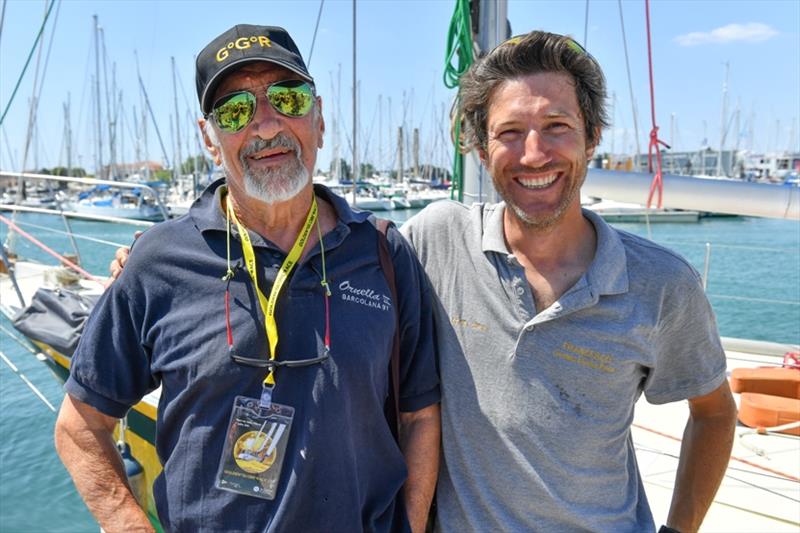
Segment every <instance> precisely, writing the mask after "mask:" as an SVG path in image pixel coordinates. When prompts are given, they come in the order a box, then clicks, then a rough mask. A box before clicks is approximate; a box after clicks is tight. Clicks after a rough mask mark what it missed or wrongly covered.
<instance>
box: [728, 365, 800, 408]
mask: <svg viewBox="0 0 800 533" xmlns="http://www.w3.org/2000/svg"><path fill="white" fill-rule="evenodd" d="M731 390H732V391H733V392H738V393H745V392H754V393H758V394H772V395H774V396H782V397H784V398H792V399H795V400H800V372H797V371H795V370H794V369H792V368H780V367H769V368H734V369H733V371H732V372H731Z"/></svg>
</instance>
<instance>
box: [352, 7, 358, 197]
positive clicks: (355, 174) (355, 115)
mask: <svg viewBox="0 0 800 533" xmlns="http://www.w3.org/2000/svg"><path fill="white" fill-rule="evenodd" d="M356 42H357V41H356V0H353V205H356V182H357V181H358V106H357V105H356V103H357V96H358V94H357V92H358V84H357V82H356V80H357V79H358V78H357V73H356V68H357V65H356Z"/></svg>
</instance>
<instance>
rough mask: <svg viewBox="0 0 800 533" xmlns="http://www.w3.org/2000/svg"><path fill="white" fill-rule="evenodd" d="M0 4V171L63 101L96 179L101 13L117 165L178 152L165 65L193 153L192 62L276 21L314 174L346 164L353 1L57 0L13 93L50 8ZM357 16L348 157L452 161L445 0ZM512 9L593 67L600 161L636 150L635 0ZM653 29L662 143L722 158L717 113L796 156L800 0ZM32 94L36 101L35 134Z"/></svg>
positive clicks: (745, 4)
mask: <svg viewBox="0 0 800 533" xmlns="http://www.w3.org/2000/svg"><path fill="white" fill-rule="evenodd" d="M0 5H1V8H0V9H2V26H1V27H0V113H2V112H3V111H4V110H5V109H6V108H7V106H8V104H9V101H11V104H10V107H8V113H7V115H6V116H5V118H4V119H3V122H2V125H0V169H2V170H12V171H19V170H21V169H22V168H23V166H24V168H25V169H33V168H51V167H54V166H65V165H66V161H67V149H66V142H65V139H66V136H65V130H66V128H65V111H64V108H65V105H66V103H67V102H68V101H69V109H70V125H71V128H70V129H71V132H72V154H73V156H72V157H73V166H83V167H84V168H86V169H87V170H89V171H90V172H92V171H93V169H94V165H95V161H96V152H97V148H96V146H97V142H96V138H97V125H96V122H95V119H94V116H95V111H94V109H95V105H96V104H95V99H94V96H93V91H94V86H93V79H94V76H95V51H94V23H93V19H92V16H93V15H97V16H98V20H99V25H100V27H101V28H102V36H103V42H104V45H105V54H104V57H105V58H106V63H105V64H106V65H107V67H106V70H105V73H104V72H103V66H102V63H101V73H100V78H101V80H103V81H105V80H106V79H108V80H109V81H108V86H109V87H110V86H111V80H112V78H115V80H116V84H115V85H116V88H117V90H116V92H114V93H112V96H111V98H110V99H111V102H112V106H113V102H114V101H115V100H116V101H117V102H120V103H121V105H120V106H118V107H119V109H120V112H119V114H120V116H121V119H118V120H117V123H118V133H117V151H118V152H119V153H120V154H121V155H120V156H118V157H117V160H118V162H131V161H135V160H136V146H137V145H138V147H139V155H140V157H141V158H142V159H150V160H155V161H159V162H162V163H163V162H164V160H165V159H167V160H172V159H173V158H174V156H175V153H176V150H175V138H176V132H175V129H176V128H175V126H174V122H175V121H174V116H175V114H176V113H175V95H174V93H173V82H172V67H171V58H172V57H174V61H175V67H176V70H175V73H176V79H177V103H178V112H177V115H178V116H179V117H180V118H179V120H178V123H177V128H178V129H179V130H180V135H181V139H182V140H181V147H182V148H181V152H182V158H183V159H185V158H186V157H187V152H191V153H192V154H195V153H198V151H199V139H198V138H197V136H196V134H195V131H196V124H195V121H196V118H197V117H198V116H199V106H198V104H197V96H196V90H195V85H194V60H195V55H196V54H197V52H199V51H200V50H201V49H202V48H203V47H204V46H205V45H206V44H207V43H208V42H210V41H211V40H212V39H213V38H215V37H216V36H217V35H219V34H221V33H222V32H224V31H225V30H227V29H228V28H230V27H231V26H233V25H235V24H238V23H251V24H264V25H277V26H283V27H285V28H286V29H287V30H288V31H289V32H290V33H291V35H292V36H293V38H294V40H295V41H296V42H297V44H298V47H299V48H300V50H301V52H302V54H303V55H304V57H305V58H306V61H307V63H308V64H309V70H310V72H311V74H312V75H313V76H314V77H315V81H316V85H317V89H318V93H319V94H320V95H321V96H322V98H323V116H324V118H325V121H326V126H327V127H326V138H325V145H324V147H323V148H322V150H321V151H320V153H319V155H318V159H317V168H319V169H326V170H327V169H328V168H329V164H330V161H331V159H332V158H333V156H334V154H335V153H336V147H337V145H338V154H339V155H340V156H341V157H342V158H344V159H346V160H351V159H352V149H351V146H352V143H351V139H352V129H353V128H352V105H351V104H352V85H353V82H352V80H353V2H351V1H350V0H325V1H324V2H322V3H321V2H320V0H294V1H267V0H262V1H256V0H250V1H233V0H230V1H226V2H221V1H205V0H191V1H190V0H164V1H152V0H139V1H126V0H103V1H88V0H86V1H84V0H61V1H58V2H57V3H56V5H55V7H54V8H53V10H52V12H51V15H50V18H49V19H48V21H47V23H46V25H45V31H44V33H43V39H42V42H43V46H42V48H41V52H39V50H38V49H37V50H36V51H35V52H34V54H33V56H32V58H31V61H30V66H29V67H28V70H27V72H26V73H25V75H24V77H23V78H22V81H21V83H20V85H19V89H18V91H17V93H16V96H15V97H14V99H13V100H11V95H12V91H13V90H14V87H15V85H16V84H17V82H18V79H19V78H20V75H21V73H22V69H23V66H24V64H25V61H26V59H27V57H28V54H29V52H30V51H31V49H32V46H33V44H34V40H35V38H36V34H37V32H38V31H39V28H40V26H41V24H42V20H43V18H44V14H45V10H46V5H47V2H46V0H0ZM320 5H322V10H321V17H320V19H319V27H318V30H317V32H316V38H315V37H314V35H315V27H316V24H317V16H318V13H319V12H320ZM356 8H357V10H356V17H357V19H356V20H357V21H356V39H357V44H356V63H355V65H356V75H357V79H358V95H359V96H358V101H359V104H358V106H357V109H358V111H359V117H360V118H359V125H360V127H359V134H358V147H359V154H360V155H359V158H360V159H361V160H362V161H364V160H365V159H366V160H367V161H370V162H372V163H373V164H374V165H375V166H376V167H378V168H392V167H396V165H397V154H396V147H397V128H398V126H400V125H403V126H404V128H405V131H406V135H408V136H410V135H411V134H410V131H411V130H412V129H414V128H418V129H419V132H420V133H419V135H420V159H421V163H428V162H430V163H433V164H436V165H440V166H448V167H449V165H450V159H451V157H452V146H451V143H450V142H449V122H448V119H447V116H448V113H449V109H450V105H451V102H452V99H453V97H454V95H455V91H454V90H451V89H447V88H446V87H445V86H444V84H443V82H442V76H443V71H444V65H445V55H446V51H445V48H446V43H447V34H448V28H449V25H450V20H451V17H452V15H453V10H454V8H455V1H454V0H425V1H415V0H405V1H389V0H386V1H381V0H358V2H357V4H356ZM507 9H508V19H509V23H510V25H511V30H512V33H513V34H519V33H524V32H527V31H530V30H533V29H542V30H546V31H551V32H556V33H563V34H569V35H571V36H573V37H574V38H575V39H576V40H577V41H579V42H581V43H583V44H585V45H586V48H587V49H588V50H589V52H590V53H591V54H592V55H593V56H594V57H595V58H596V59H597V60H598V61H599V63H600V64H601V66H602V67H603V69H604V72H605V75H606V78H607V83H608V93H609V106H610V108H609V110H610V115H611V116H612V117H613V124H612V126H611V127H610V128H609V129H608V130H607V131H606V132H605V133H604V137H603V141H602V144H601V145H600V147H599V151H600V152H613V153H628V154H631V153H634V152H635V151H636V149H637V143H636V139H637V138H638V145H639V149H640V150H641V151H642V153H646V151H647V145H648V140H649V133H650V130H651V128H652V119H651V104H650V87H649V81H648V60H647V37H646V22H645V4H644V1H643V0H642V1H640V0H635V1H634V0H626V1H622V2H621V3H620V2H619V1H614V0H589V1H588V2H587V1H586V0H509V1H508V6H507ZM587 10H588V18H587ZM620 10H621V12H622V19H623V20H624V35H625V39H623V31H622V24H621V17H620ZM650 22H651V36H652V61H653V71H654V94H655V119H656V123H657V125H658V127H659V137H660V138H661V139H662V140H664V141H665V142H667V143H668V144H670V145H671V146H672V149H673V150H680V151H684V150H698V149H700V148H701V147H703V146H711V147H713V148H718V147H719V146H720V143H721V140H722V134H721V131H722V123H723V118H722V117H723V107H725V108H726V113H725V117H726V118H725V123H726V125H725V130H726V132H727V133H726V134H725V137H726V141H725V145H724V146H725V148H735V147H737V146H738V148H740V149H750V150H752V151H755V152H764V151H776V150H787V149H791V150H800V123H798V121H799V120H800V89H799V88H800V2H798V1H797V0H761V1H758V2H753V1H745V0H732V1H731V0H729V1H723V0H712V1H705V0H694V1H682V0H661V1H659V0H653V1H652V2H651V4H650ZM312 41H313V44H314V46H313V53H312V50H311V47H312ZM625 43H627V50H628V59H629V64H630V72H631V79H630V84H629V81H628V75H627V69H626V60H625ZM102 58H103V54H101V59H102ZM137 58H138V66H139V72H140V73H141V79H142V83H143V84H144V86H145V89H146V91H147V94H148V97H149V101H150V103H151V106H152V108H153V114H154V116H155V123H156V124H157V126H158V129H159V131H160V133H161V136H162V139H163V142H164V145H165V149H164V150H162V149H161V148H160V145H159V142H158V139H157V135H156V132H155V128H154V126H153V120H152V119H151V118H149V117H148V118H147V142H146V144H145V142H144V139H143V135H142V129H143V128H142V126H141V124H142V122H143V119H142V114H143V111H142V110H143V105H142V97H141V92H140V90H139V81H138V78H137ZM112 72H114V76H112ZM726 73H727V74H726ZM726 79H727V84H726ZM629 85H630V88H632V91H633V100H634V102H635V106H633V105H632V104H631V96H630V92H631V90H630V88H629ZM723 86H726V87H727V90H726V91H724V90H723ZM108 92H109V93H110V92H111V91H110V90H109V91H108ZM34 94H36V95H37V98H36V99H35V101H36V102H37V105H36V106H35V108H36V109H35V113H34V114H33V116H34V121H33V122H34V127H33V128H32V129H30V128H29V123H30V117H31V115H32V114H31V106H30V102H31V101H32V99H33V96H34ZM724 95H727V96H726V97H724ZM724 102H727V104H726V105H725V104H724ZM106 104H107V98H106V91H105V89H103V94H102V95H101V115H102V116H103V117H104V120H103V121H102V124H101V128H102V129H103V131H104V133H103V145H104V161H107V160H108V158H109V155H108V144H109V143H108V138H107V137H108V132H107V129H108V120H107V118H106V117H107V116H108V113H107V105H106ZM634 107H635V109H636V115H637V117H638V119H637V121H636V123H637V124H638V136H636V135H635V134H634V131H635V128H634V118H633V117H634V111H633V109H634ZM737 109H738V110H739V113H738V114H737V113H736V110H737ZM737 116H738V120H737ZM337 124H338V127H337ZM737 125H738V127H737ZM29 131H32V132H33V134H32V135H30V142H28V137H29V134H28V132H29ZM337 131H338V135H337V133H336V132H337ZM137 139H138V140H137ZM337 139H338V142H337ZM26 143H27V146H28V148H27V150H26ZM164 154H166V158H165V156H164Z"/></svg>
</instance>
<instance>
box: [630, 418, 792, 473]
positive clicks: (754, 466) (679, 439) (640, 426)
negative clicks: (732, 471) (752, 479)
mask: <svg viewBox="0 0 800 533" xmlns="http://www.w3.org/2000/svg"><path fill="white" fill-rule="evenodd" d="M631 425H632V426H633V427H635V428H638V429H641V430H642V431H648V432H650V433H654V434H656V435H659V436H661V437H664V438H667V439H671V440H674V441H677V442H683V439H681V438H680V437H676V436H675V435H670V434H669V433H664V432H662V431H658V430H657V429H653V428H649V427H647V426H643V425H641V424H631ZM731 460H732V461H738V462H740V463H744V464H746V465H748V466H752V467H753V468H759V469H761V470H765V471H767V472H770V473H772V474H775V475H778V476H780V477H781V478H784V479H788V480H789V481H796V482H798V483H800V477H797V476H795V475H792V474H787V473H785V472H781V471H780V470H775V469H773V468H769V467H767V466H763V465H760V464H757V463H753V462H752V461H748V460H747V459H743V458H741V457H737V456H735V455H731Z"/></svg>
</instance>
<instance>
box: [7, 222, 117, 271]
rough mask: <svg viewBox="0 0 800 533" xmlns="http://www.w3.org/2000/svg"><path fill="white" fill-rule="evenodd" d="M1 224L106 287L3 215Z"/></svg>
mask: <svg viewBox="0 0 800 533" xmlns="http://www.w3.org/2000/svg"><path fill="white" fill-rule="evenodd" d="M0 222H4V223H5V224H6V225H7V226H8V227H9V229H11V230H14V231H16V232H17V233H19V234H20V235H22V236H23V237H25V238H26V239H28V240H29V241H30V242H32V243H33V244H35V245H36V246H38V247H39V248H41V249H42V250H44V251H45V252H47V253H48V254H50V255H52V256H53V257H55V258H56V259H58V260H59V261H60V262H61V263H62V264H64V265H66V266H68V267H70V268H72V269H73V270H76V271H77V272H78V273H79V274H81V275H82V276H83V277H85V278H86V279H88V280H91V281H94V282H95V283H97V284H98V285H100V286H101V287H105V283H103V281H102V280H101V279H100V278H98V277H96V276H93V275H92V274H89V273H88V272H87V271H85V270H84V269H82V268H81V267H79V266H78V265H76V264H75V263H73V262H72V261H70V260H69V259H67V258H66V257H64V256H62V255H60V254H59V253H58V252H55V251H53V250H52V249H51V248H49V247H48V246H47V245H45V244H43V243H42V242H40V241H39V240H38V239H36V237H34V236H32V235H30V234H29V233H27V232H26V231H25V230H23V229H21V228H20V227H19V226H17V225H16V224H15V223H14V222H12V221H11V220H9V219H7V218H6V217H4V216H3V215H0Z"/></svg>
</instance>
